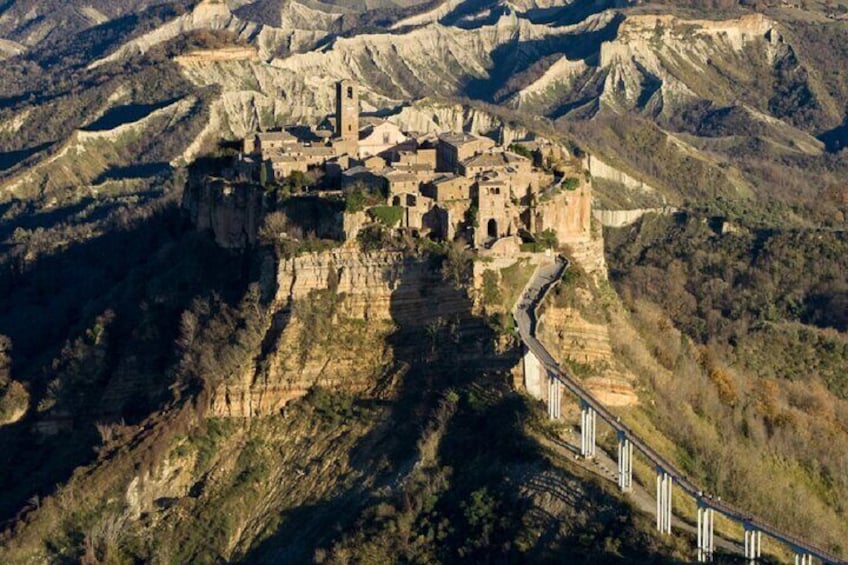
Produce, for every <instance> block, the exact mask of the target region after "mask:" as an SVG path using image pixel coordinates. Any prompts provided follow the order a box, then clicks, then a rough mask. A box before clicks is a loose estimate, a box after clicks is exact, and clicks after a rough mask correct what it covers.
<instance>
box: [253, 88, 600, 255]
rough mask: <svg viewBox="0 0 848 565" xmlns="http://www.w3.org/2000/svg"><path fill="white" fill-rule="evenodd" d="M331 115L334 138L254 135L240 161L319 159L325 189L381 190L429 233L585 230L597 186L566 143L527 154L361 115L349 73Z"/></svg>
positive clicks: (479, 242)
mask: <svg viewBox="0 0 848 565" xmlns="http://www.w3.org/2000/svg"><path fill="white" fill-rule="evenodd" d="M326 123H332V129H333V132H334V134H333V137H332V138H330V135H327V134H324V135H317V133H316V130H314V128H306V127H305V126H300V127H292V128H287V130H285V131H280V132H262V133H257V134H256V135H254V136H252V137H250V138H248V139H246V140H245V141H244V150H245V153H246V154H247V155H246V156H245V157H244V158H243V159H242V160H241V161H240V163H241V164H242V165H243V166H244V167H247V166H255V164H261V166H265V167H270V170H271V171H272V172H273V175H274V177H276V178H278V179H281V178H283V177H286V176H289V175H291V174H292V173H293V172H295V171H299V172H306V171H308V170H309V169H311V168H317V167H321V168H323V170H324V172H325V176H324V186H323V188H325V189H330V190H335V189H336V188H338V187H341V189H342V191H346V190H349V189H351V188H352V187H354V186H359V187H362V188H364V189H366V190H369V191H370V192H371V193H372V194H380V193H382V194H384V195H385V196H386V200H385V204H387V205H389V206H396V207H398V208H401V209H402V215H401V222H400V225H399V228H400V229H404V230H410V231H412V232H413V233H416V234H418V235H422V236H431V237H435V238H441V239H446V240H453V239H455V238H457V237H463V238H466V239H467V240H468V241H469V242H470V243H472V244H473V245H474V246H476V247H489V248H491V247H492V246H495V245H498V242H499V241H502V240H503V239H504V238H512V240H514V241H513V242H512V243H513V244H515V241H519V240H518V239H516V238H515V236H516V235H518V234H522V235H524V234H527V233H529V234H538V233H541V232H542V231H545V230H548V229H550V230H553V231H554V232H555V233H556V234H557V236H558V238H559V240H560V241H562V242H568V241H574V240H576V239H580V238H583V237H588V234H589V228H590V217H591V216H590V210H591V198H592V196H591V186H590V183H589V182H588V179H587V178H586V177H584V175H583V173H582V170H579V169H580V167H579V166H578V165H574V163H573V162H571V161H570V160H569V159H568V157H567V156H568V153H567V150H565V149H564V148H563V147H562V146H561V145H559V144H556V143H553V142H550V141H547V140H530V141H527V142H521V143H522V145H524V146H525V148H530V149H531V150H532V152H533V155H534V159H528V158H527V157H524V156H522V155H519V154H517V153H515V152H513V151H509V150H507V149H505V148H503V147H497V146H496V144H495V142H494V141H492V140H491V139H488V138H485V137H479V136H476V135H471V134H469V133H464V132H448V133H442V134H441V135H439V136H438V137H436V136H434V135H432V134H429V135H422V134H415V133H411V132H406V131H403V130H402V129H401V128H400V127H399V126H397V125H396V124H393V123H391V122H389V121H386V120H383V119H376V118H368V117H362V118H360V116H359V93H358V89H357V86H356V84H354V83H353V82H351V81H347V80H345V81H340V82H339V83H338V84H337V85H336V110H335V113H334V116H333V117H332V118H328V120H327V122H326ZM321 131H322V132H324V130H321ZM554 163H555V166H553V164H554ZM575 167H576V168H575ZM572 169H574V170H572ZM555 178H556V179H559V180H558V181H555ZM565 178H569V179H572V180H573V179H574V178H577V179H578V180H579V185H578V186H577V187H576V188H575V186H574V183H573V182H569V183H567V184H566V183H563V180H564V179H565ZM566 187H567V188H566ZM364 218H365V220H363V221H366V220H367V215H365V216H364ZM514 246H515V245H512V247H514ZM501 247H503V246H501Z"/></svg>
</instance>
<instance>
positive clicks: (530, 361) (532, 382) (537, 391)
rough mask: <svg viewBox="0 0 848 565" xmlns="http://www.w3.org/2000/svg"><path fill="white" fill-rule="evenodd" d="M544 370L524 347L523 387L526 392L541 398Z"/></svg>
mask: <svg viewBox="0 0 848 565" xmlns="http://www.w3.org/2000/svg"><path fill="white" fill-rule="evenodd" d="M543 373H544V370H543V369H542V364H541V363H540V362H539V360H538V359H537V358H536V356H535V355H534V354H533V352H532V351H531V350H530V348H525V351H524V387H525V388H526V389H527V393H528V394H529V395H530V396H532V397H533V398H538V399H539V400H542V399H543V398H544V397H543V396H542V392H543V390H544V384H543V380H542V379H543V378H544V375H543Z"/></svg>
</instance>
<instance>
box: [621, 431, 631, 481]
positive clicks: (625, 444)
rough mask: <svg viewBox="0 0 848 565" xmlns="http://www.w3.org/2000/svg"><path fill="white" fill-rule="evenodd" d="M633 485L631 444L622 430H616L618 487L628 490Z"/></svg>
mask: <svg viewBox="0 0 848 565" xmlns="http://www.w3.org/2000/svg"><path fill="white" fill-rule="evenodd" d="M632 487H633V444H632V443H630V440H629V439H628V438H627V434H625V433H624V432H618V488H620V489H621V491H622V492H628V491H629V490H630V489H631V488H632Z"/></svg>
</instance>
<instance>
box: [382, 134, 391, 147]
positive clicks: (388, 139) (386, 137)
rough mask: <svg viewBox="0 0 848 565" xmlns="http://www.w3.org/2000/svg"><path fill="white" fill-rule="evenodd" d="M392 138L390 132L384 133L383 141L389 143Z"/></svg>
mask: <svg viewBox="0 0 848 565" xmlns="http://www.w3.org/2000/svg"><path fill="white" fill-rule="evenodd" d="M390 140H391V136H390V135H389V133H388V132H387V133H384V134H383V143H385V144H388V143H389V142H390Z"/></svg>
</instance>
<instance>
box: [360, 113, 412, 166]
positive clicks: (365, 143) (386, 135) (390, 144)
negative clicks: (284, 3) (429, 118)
mask: <svg viewBox="0 0 848 565" xmlns="http://www.w3.org/2000/svg"><path fill="white" fill-rule="evenodd" d="M407 139H408V138H407V137H406V136H405V135H404V134H403V132H402V131H401V129H400V128H399V127H398V126H396V125H395V124H393V123H391V122H386V121H381V122H380V123H377V124H372V125H369V126H367V127H366V128H364V129H363V130H362V131H361V132H360V133H359V138H358V140H359V149H358V154H359V157H360V158H363V157H369V156H371V155H381V154H383V153H385V152H387V151H390V150H391V149H392V148H394V147H397V146H398V145H400V144H402V143H404V142H405V141H407Z"/></svg>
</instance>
